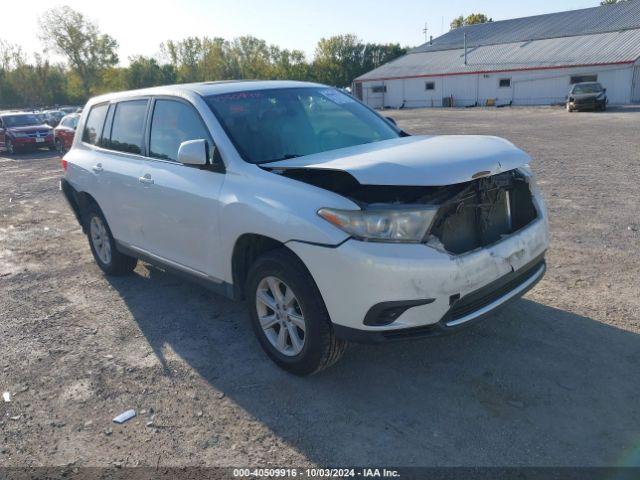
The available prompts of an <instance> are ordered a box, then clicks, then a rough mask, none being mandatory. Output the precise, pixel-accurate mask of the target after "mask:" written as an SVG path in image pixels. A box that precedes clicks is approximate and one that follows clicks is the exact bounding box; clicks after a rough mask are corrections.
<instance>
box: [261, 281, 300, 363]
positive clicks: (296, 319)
mask: <svg viewBox="0 0 640 480" xmlns="http://www.w3.org/2000/svg"><path fill="white" fill-rule="evenodd" d="M256 309H257V311H258V319H259V321H260V326H261V327H262V331H263V332H264V334H265V336H266V337H267V339H268V340H269V343H271V345H272V346H273V347H274V348H275V349H276V350H277V351H278V352H280V353H281V354H283V355H286V356H288V357H293V356H295V355H298V354H299V353H300V352H301V351H302V349H303V347H304V342H305V334H306V322H305V320H304V314H303V313H302V308H301V307H300V302H298V299H297V298H296V295H295V293H294V292H293V290H292V289H291V288H290V287H289V286H288V285H287V284H286V283H284V282H283V281H282V280H280V279H279V278H277V277H273V276H270V277H265V278H263V279H262V280H261V281H260V283H259V284H258V288H257V291H256Z"/></svg>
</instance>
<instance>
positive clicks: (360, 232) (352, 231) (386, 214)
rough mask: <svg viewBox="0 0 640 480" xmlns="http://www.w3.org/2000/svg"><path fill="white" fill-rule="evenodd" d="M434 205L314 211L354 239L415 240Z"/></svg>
mask: <svg viewBox="0 0 640 480" xmlns="http://www.w3.org/2000/svg"><path fill="white" fill-rule="evenodd" d="M437 211H438V208H437V207H433V206H420V207H407V208H394V209H386V208H384V209H383V208H380V209H377V208H371V209H369V210H335V209H332V208H321V209H320V210H318V215H320V216H321V217H322V218H324V219H325V220H326V221H327V222H329V223H331V224H333V225H335V226H336V227H338V228H339V229H341V230H343V231H345V232H347V233H348V234H349V235H351V236H352V237H355V238H357V239H358V240H365V241H373V242H406V243H419V242H422V241H423V239H424V237H425V236H426V234H427V232H428V231H429V228H430V227H431V223H432V222H433V219H434V217H435V216H436V213H437Z"/></svg>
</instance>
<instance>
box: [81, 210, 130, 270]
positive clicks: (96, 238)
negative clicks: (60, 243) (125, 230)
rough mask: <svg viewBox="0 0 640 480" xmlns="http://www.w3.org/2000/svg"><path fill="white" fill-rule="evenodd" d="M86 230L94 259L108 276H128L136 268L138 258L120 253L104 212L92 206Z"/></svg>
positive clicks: (85, 217) (86, 216)
mask: <svg viewBox="0 0 640 480" xmlns="http://www.w3.org/2000/svg"><path fill="white" fill-rule="evenodd" d="M84 221H85V229H86V231H87V238H88V240H89V246H90V247H91V253H92V254H93V258H94V260H95V261H96V263H97V264H98V266H99V267H100V269H101V270H102V271H103V272H104V273H106V274H107V275H127V274H129V273H131V272H132V271H133V269H134V268H136V264H137V263H138V259H137V258H133V257H130V256H128V255H124V254H122V253H120V252H119V251H118V250H117V248H116V243H115V241H114V239H113V235H112V234H111V229H110V228H109V224H108V223H107V220H106V219H105V218H104V215H103V214H102V211H101V210H100V208H99V207H98V206H97V205H96V204H91V205H90V206H89V208H88V209H87V212H86V214H85V216H84Z"/></svg>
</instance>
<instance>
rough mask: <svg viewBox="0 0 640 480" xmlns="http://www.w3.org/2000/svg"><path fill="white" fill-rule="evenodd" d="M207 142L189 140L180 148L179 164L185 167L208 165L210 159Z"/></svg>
mask: <svg viewBox="0 0 640 480" xmlns="http://www.w3.org/2000/svg"><path fill="white" fill-rule="evenodd" d="M207 150H208V148H207V141H206V140H202V139H200V140H188V141H186V142H182V143H181V144H180V148H178V162H180V163H184V164H185V165H207V164H208V163H209V157H208V152H207Z"/></svg>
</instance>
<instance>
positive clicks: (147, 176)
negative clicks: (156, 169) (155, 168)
mask: <svg viewBox="0 0 640 480" xmlns="http://www.w3.org/2000/svg"><path fill="white" fill-rule="evenodd" d="M138 181H139V182H140V183H143V184H145V185H153V178H151V175H150V174H148V173H145V174H144V177H138Z"/></svg>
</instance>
